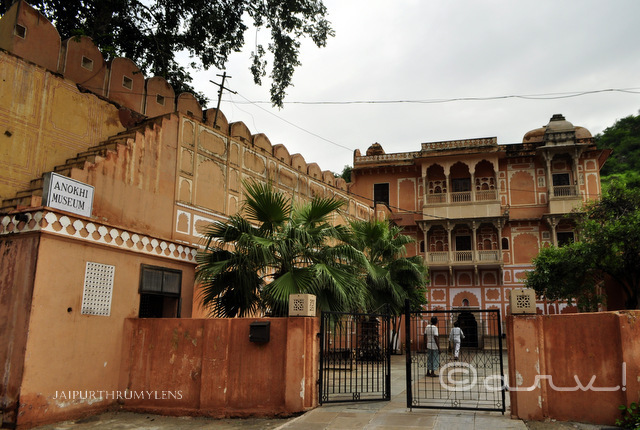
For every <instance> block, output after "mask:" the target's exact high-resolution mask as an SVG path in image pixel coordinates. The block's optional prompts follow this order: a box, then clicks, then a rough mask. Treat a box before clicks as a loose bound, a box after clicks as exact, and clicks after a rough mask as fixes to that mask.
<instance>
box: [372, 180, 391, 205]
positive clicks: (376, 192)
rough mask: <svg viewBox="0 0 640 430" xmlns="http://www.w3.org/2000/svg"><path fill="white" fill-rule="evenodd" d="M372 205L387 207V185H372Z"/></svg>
mask: <svg viewBox="0 0 640 430" xmlns="http://www.w3.org/2000/svg"><path fill="white" fill-rule="evenodd" d="M373 201H374V203H384V204H385V205H389V184H388V183H387V184H373Z"/></svg>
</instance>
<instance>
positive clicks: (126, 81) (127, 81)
mask: <svg viewBox="0 0 640 430" xmlns="http://www.w3.org/2000/svg"><path fill="white" fill-rule="evenodd" d="M122 86H123V87H125V88H126V89H128V90H131V89H133V79H131V78H130V77H128V76H123V77H122Z"/></svg>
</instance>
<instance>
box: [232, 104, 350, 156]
mask: <svg viewBox="0 0 640 430" xmlns="http://www.w3.org/2000/svg"><path fill="white" fill-rule="evenodd" d="M238 95H239V96H240V97H242V98H243V99H245V100H246V103H247V104H253V105H255V106H256V107H257V108H258V109H262V110H263V111H265V112H267V113H268V114H269V115H273V116H275V117H276V118H278V119H279V120H280V121H284V122H286V123H287V124H289V125H290V126H292V127H295V128H297V129H298V130H302V131H304V132H305V133H308V134H310V135H311V136H314V137H317V138H318V139H321V140H324V141H325V142H327V143H330V144H332V145H335V146H337V147H339V148H342V149H346V150H348V151H350V152H353V151H354V150H353V149H352V148H349V147H347V146H344V145H341V144H339V143H336V142H334V141H332V140H329V139H327V138H324V137H322V136H320V135H319V134H316V133H314V132H312V131H309V130H307V129H305V128H303V127H300V126H299V125H297V124H294V123H292V122H291V121H289V120H286V119H284V118H282V117H281V116H278V115H276V114H275V113H273V112H271V111H270V110H267V109H265V108H263V107H262V106H259V105H258V104H256V103H255V102H252V101H251V100H249V99H248V98H246V97H245V96H243V95H242V94H240V93H238ZM232 103H242V102H237V101H236V102H233V101H232ZM269 103H270V102H269Z"/></svg>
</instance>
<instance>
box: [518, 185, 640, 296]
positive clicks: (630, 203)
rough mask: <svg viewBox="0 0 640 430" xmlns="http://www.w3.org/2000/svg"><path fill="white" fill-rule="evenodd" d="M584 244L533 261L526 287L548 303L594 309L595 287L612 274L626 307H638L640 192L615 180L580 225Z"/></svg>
mask: <svg viewBox="0 0 640 430" xmlns="http://www.w3.org/2000/svg"><path fill="white" fill-rule="evenodd" d="M577 228H578V231H579V232H580V236H581V240H580V242H576V243H573V244H570V245H567V246H565V247H563V248H560V249H558V248H549V249H547V250H543V251H542V252H541V253H540V254H539V256H538V257H536V259H534V261H533V263H534V266H535V269H534V271H532V272H530V273H529V276H528V278H527V286H529V287H531V288H535V290H536V292H537V293H538V294H540V295H544V296H545V297H547V298H549V299H557V298H559V299H568V300H571V299H572V298H576V299H577V301H578V305H579V306H581V307H582V308H583V309H593V307H594V302H596V301H598V300H599V299H600V297H598V296H597V295H596V290H595V285H596V284H597V283H598V282H599V281H600V280H601V279H602V278H603V275H605V274H606V275H609V276H610V277H611V278H612V279H613V280H614V281H615V282H616V284H617V285H618V286H619V287H620V288H621V289H622V291H623V294H624V297H625V305H626V308H627V309H638V308H639V302H638V298H639V294H640V189H638V188H630V187H627V186H626V184H624V183H623V182H619V181H613V182H612V183H611V185H610V186H609V189H608V190H607V192H606V193H605V194H604V195H603V196H602V199H601V200H599V201H596V202H592V203H590V204H588V205H586V207H585V211H584V213H583V214H582V216H581V218H580V219H579V220H578V223H577Z"/></svg>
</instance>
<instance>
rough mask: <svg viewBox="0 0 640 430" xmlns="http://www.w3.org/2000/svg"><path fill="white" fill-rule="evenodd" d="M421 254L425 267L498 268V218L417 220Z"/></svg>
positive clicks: (499, 219) (500, 251)
mask: <svg viewBox="0 0 640 430" xmlns="http://www.w3.org/2000/svg"><path fill="white" fill-rule="evenodd" d="M418 224H419V225H420V228H421V229H422V231H423V234H424V242H421V244H420V248H421V251H424V254H423V255H424V258H425V263H426V264H427V265H428V266H476V267H477V266H501V265H502V264H503V259H502V250H503V247H508V244H506V243H504V241H503V240H502V239H501V238H502V226H503V225H504V220H503V219H502V218H499V217H497V218H484V219H473V220H469V219H467V220H455V221H453V220H447V221H445V220H441V221H438V220H421V221H419V222H418Z"/></svg>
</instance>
